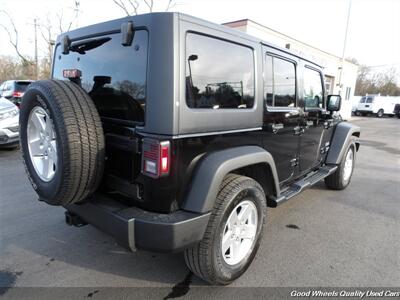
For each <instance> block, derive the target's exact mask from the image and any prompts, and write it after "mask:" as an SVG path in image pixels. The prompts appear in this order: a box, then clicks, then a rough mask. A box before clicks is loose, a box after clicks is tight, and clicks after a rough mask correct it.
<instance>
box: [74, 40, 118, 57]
mask: <svg viewBox="0 0 400 300" xmlns="http://www.w3.org/2000/svg"><path fill="white" fill-rule="evenodd" d="M110 40H111V38H110V37H104V38H100V39H90V40H85V41H81V42H75V43H73V44H72V45H71V46H69V51H72V52H78V53H79V54H85V53H86V51H89V50H92V49H95V48H97V47H100V46H101V45H103V44H105V43H107V42H108V41H110Z"/></svg>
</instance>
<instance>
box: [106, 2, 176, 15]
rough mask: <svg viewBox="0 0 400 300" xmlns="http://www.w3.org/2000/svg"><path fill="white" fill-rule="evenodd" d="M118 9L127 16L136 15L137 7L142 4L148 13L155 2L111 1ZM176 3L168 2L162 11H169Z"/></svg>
mask: <svg viewBox="0 0 400 300" xmlns="http://www.w3.org/2000/svg"><path fill="white" fill-rule="evenodd" d="M112 1H113V2H114V3H115V4H116V5H117V6H118V7H119V8H121V9H122V10H123V11H124V13H125V14H126V15H127V16H132V15H137V14H138V13H139V6H140V5H141V4H143V3H144V5H145V6H146V7H147V9H148V11H149V12H153V11H154V7H155V3H156V1H155V0H112ZM176 5H177V3H176V2H175V0H168V2H167V6H166V8H165V9H164V10H165V11H169V10H170V9H172V8H173V7H174V6H176Z"/></svg>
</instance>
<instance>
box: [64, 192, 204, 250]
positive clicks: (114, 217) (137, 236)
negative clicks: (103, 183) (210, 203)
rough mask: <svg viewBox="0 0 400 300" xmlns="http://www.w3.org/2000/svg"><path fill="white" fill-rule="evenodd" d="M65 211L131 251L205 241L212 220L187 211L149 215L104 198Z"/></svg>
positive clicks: (186, 245)
mask: <svg viewBox="0 0 400 300" xmlns="http://www.w3.org/2000/svg"><path fill="white" fill-rule="evenodd" d="M65 208H66V209H67V210H68V212H70V213H73V214H75V215H77V216H79V217H80V218H81V219H82V220H83V221H85V222H86V223H89V224H92V225H93V226H95V227H97V228H99V229H100V230H102V231H104V232H105V233H107V234H109V235H111V236H113V237H114V238H115V239H116V241H117V242H118V243H119V244H120V245H122V246H124V247H126V248H128V249H130V250H131V251H135V250H136V249H143V250H149V251H156V252H178V251H181V250H183V249H185V248H188V247H190V246H191V245H193V244H195V243H197V242H199V241H200V240H201V239H202V238H203V235H204V232H205V230H206V227H207V224H208V220H209V218H210V213H208V214H196V213H191V212H187V211H183V210H178V211H176V212H173V213H171V214H158V213H153V212H148V211H145V210H142V209H140V208H137V207H127V206H124V205H123V204H121V203H119V202H117V201H114V200H111V199H108V198H107V199H105V198H102V197H101V196H100V197H99V198H98V199H96V200H95V201H92V202H88V203H84V204H71V205H66V206H65Z"/></svg>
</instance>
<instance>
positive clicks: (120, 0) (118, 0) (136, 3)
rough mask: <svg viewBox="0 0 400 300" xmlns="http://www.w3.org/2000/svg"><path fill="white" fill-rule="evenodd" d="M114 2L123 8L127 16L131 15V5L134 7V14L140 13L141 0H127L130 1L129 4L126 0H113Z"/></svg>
mask: <svg viewBox="0 0 400 300" xmlns="http://www.w3.org/2000/svg"><path fill="white" fill-rule="evenodd" d="M113 2H114V3H115V4H116V5H117V6H118V7H119V8H121V9H122V10H123V11H124V12H125V13H126V15H127V16H131V15H132V14H131V12H130V10H129V8H128V6H129V7H131V8H132V9H133V14H134V15H137V14H138V9H139V5H140V3H139V1H137V0H133V1H132V0H127V1H126V2H128V4H126V2H125V1H124V0H113Z"/></svg>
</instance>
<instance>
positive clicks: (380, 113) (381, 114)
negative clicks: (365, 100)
mask: <svg viewBox="0 0 400 300" xmlns="http://www.w3.org/2000/svg"><path fill="white" fill-rule="evenodd" d="M383 114H384V111H383V109H380V110H378V113H377V114H376V116H377V117H378V118H382V117H383Z"/></svg>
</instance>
